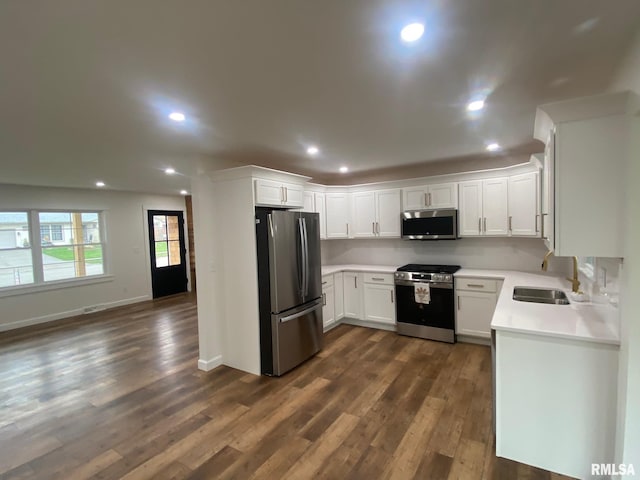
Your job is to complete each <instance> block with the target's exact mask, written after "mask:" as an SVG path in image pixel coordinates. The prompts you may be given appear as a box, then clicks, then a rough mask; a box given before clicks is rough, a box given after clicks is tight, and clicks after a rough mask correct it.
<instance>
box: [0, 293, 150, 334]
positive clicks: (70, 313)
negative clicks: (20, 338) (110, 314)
mask: <svg viewBox="0 0 640 480" xmlns="http://www.w3.org/2000/svg"><path fill="white" fill-rule="evenodd" d="M146 300H151V296H150V295H143V296H141V297H132V298H125V299H122V300H116V301H115V302H108V303H102V304H100V305H93V307H96V310H95V311H99V310H107V309H110V308H115V307H122V306H124V305H130V304H132V303H139V302H144V301H146ZM88 307H89V305H86V306H83V307H80V308H74V309H73V310H67V311H66V312H58V313H51V314H49V315H43V316H42V317H34V318H26V319H24V320H18V321H16V322H10V323H4V324H0V332H5V331H7V330H14V329H16V328H22V327H28V326H29V325H36V324H40V323H47V322H52V321H54V320H60V319H62V318H68V317H75V316H77V315H82V314H83V313H85V311H84V310H85V308H88Z"/></svg>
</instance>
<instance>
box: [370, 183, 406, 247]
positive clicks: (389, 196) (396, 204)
mask: <svg viewBox="0 0 640 480" xmlns="http://www.w3.org/2000/svg"><path fill="white" fill-rule="evenodd" d="M400 210H401V207H400V190H399V189H393V190H380V191H379V192H376V222H377V225H376V231H377V235H378V236H379V237H386V238H400V234H401V232H400Z"/></svg>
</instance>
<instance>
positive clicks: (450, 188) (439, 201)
mask: <svg viewBox="0 0 640 480" xmlns="http://www.w3.org/2000/svg"><path fill="white" fill-rule="evenodd" d="M427 200H428V202H429V204H428V208H458V184H457V183H440V184H437V185H429V192H428V195H427Z"/></svg>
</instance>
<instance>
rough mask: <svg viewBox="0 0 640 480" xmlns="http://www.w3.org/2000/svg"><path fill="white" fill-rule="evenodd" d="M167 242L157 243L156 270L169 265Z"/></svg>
mask: <svg viewBox="0 0 640 480" xmlns="http://www.w3.org/2000/svg"><path fill="white" fill-rule="evenodd" d="M167 250H168V247H167V242H166V241H164V242H155V251H156V268H162V267H166V266H168V265H169V259H168V251H167Z"/></svg>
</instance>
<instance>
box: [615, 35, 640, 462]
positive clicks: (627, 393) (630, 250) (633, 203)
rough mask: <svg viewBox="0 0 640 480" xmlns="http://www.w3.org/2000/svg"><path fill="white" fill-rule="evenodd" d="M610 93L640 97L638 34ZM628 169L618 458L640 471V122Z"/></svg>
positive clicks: (635, 127)
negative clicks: (639, 248)
mask: <svg viewBox="0 0 640 480" xmlns="http://www.w3.org/2000/svg"><path fill="white" fill-rule="evenodd" d="M610 90H612V91H622V90H632V91H634V92H636V93H637V94H640V31H639V32H638V35H637V36H636V40H635V42H634V43H633V45H632V46H631V48H630V49H629V52H628V54H627V56H626V58H625V59H624V61H623V62H622V64H621V67H620V69H619V71H618V72H617V74H616V76H615V79H614V81H613V82H612V83H611V86H610ZM631 138H632V146H631V150H630V155H629V159H628V165H627V171H626V180H627V188H626V192H625V193H626V201H625V205H626V207H627V211H626V231H625V232H623V234H624V262H623V267H622V283H621V297H620V312H621V325H620V329H621V339H622V343H621V346H620V363H619V365H620V367H619V376H618V399H619V402H618V422H617V438H616V460H617V461H618V462H620V463H633V464H634V467H635V469H636V472H638V470H640V368H639V365H640V296H639V295H638V292H640V252H639V251H638V245H640V222H638V218H639V216H638V205H640V189H639V188H638V185H640V119H639V118H638V116H637V114H636V116H635V118H634V125H633V128H632V134H631Z"/></svg>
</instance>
